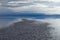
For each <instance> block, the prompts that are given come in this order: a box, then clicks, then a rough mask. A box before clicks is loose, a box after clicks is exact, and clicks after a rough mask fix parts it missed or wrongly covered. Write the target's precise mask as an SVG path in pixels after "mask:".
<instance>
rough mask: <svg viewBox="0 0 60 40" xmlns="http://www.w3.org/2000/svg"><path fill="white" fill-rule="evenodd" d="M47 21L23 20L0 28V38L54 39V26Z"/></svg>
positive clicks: (0, 39)
mask: <svg viewBox="0 0 60 40" xmlns="http://www.w3.org/2000/svg"><path fill="white" fill-rule="evenodd" d="M48 25H49V23H42V22H41V23H39V24H37V22H35V21H32V20H25V19H24V20H23V21H21V22H17V23H14V24H12V25H10V26H9V27H7V28H3V29H0V40H55V39H54V38H53V36H52V34H53V31H51V30H54V28H51V27H48Z"/></svg>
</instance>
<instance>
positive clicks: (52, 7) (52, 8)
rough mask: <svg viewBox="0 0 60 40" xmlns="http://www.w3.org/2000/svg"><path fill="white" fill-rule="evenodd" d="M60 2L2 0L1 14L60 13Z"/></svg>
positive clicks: (0, 3)
mask: <svg viewBox="0 0 60 40" xmlns="http://www.w3.org/2000/svg"><path fill="white" fill-rule="evenodd" d="M59 4H60V0H0V14H2V13H3V14H6V13H8V14H9V13H10V12H11V13H12V12H14V13H15V12H24V13H25V12H32V13H43V14H48V15H52V14H60V5H59ZM14 13H12V14H14Z"/></svg>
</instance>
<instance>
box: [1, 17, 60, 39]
mask: <svg viewBox="0 0 60 40" xmlns="http://www.w3.org/2000/svg"><path fill="white" fill-rule="evenodd" d="M19 19H21V18H0V28H3V27H5V26H7V25H9V24H11V23H13V22H15V21H16V22H17V21H19ZM33 20H38V21H42V22H43V23H44V22H47V23H50V25H49V26H48V27H52V28H53V29H51V30H50V31H49V32H50V34H51V36H52V39H49V40H60V19H55V18H54V19H53V18H46V19H33Z"/></svg>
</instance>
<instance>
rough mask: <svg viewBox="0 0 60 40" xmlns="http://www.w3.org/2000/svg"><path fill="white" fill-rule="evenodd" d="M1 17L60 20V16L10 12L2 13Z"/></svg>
mask: <svg viewBox="0 0 60 40" xmlns="http://www.w3.org/2000/svg"><path fill="white" fill-rule="evenodd" d="M0 17H1V18H2V17H9V18H10V17H11V18H12V17H30V18H31V17H34V18H42V19H43V18H60V15H59V14H53V15H47V14H44V13H19V12H16V13H14V12H9V13H5V14H4V13H1V14H0Z"/></svg>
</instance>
